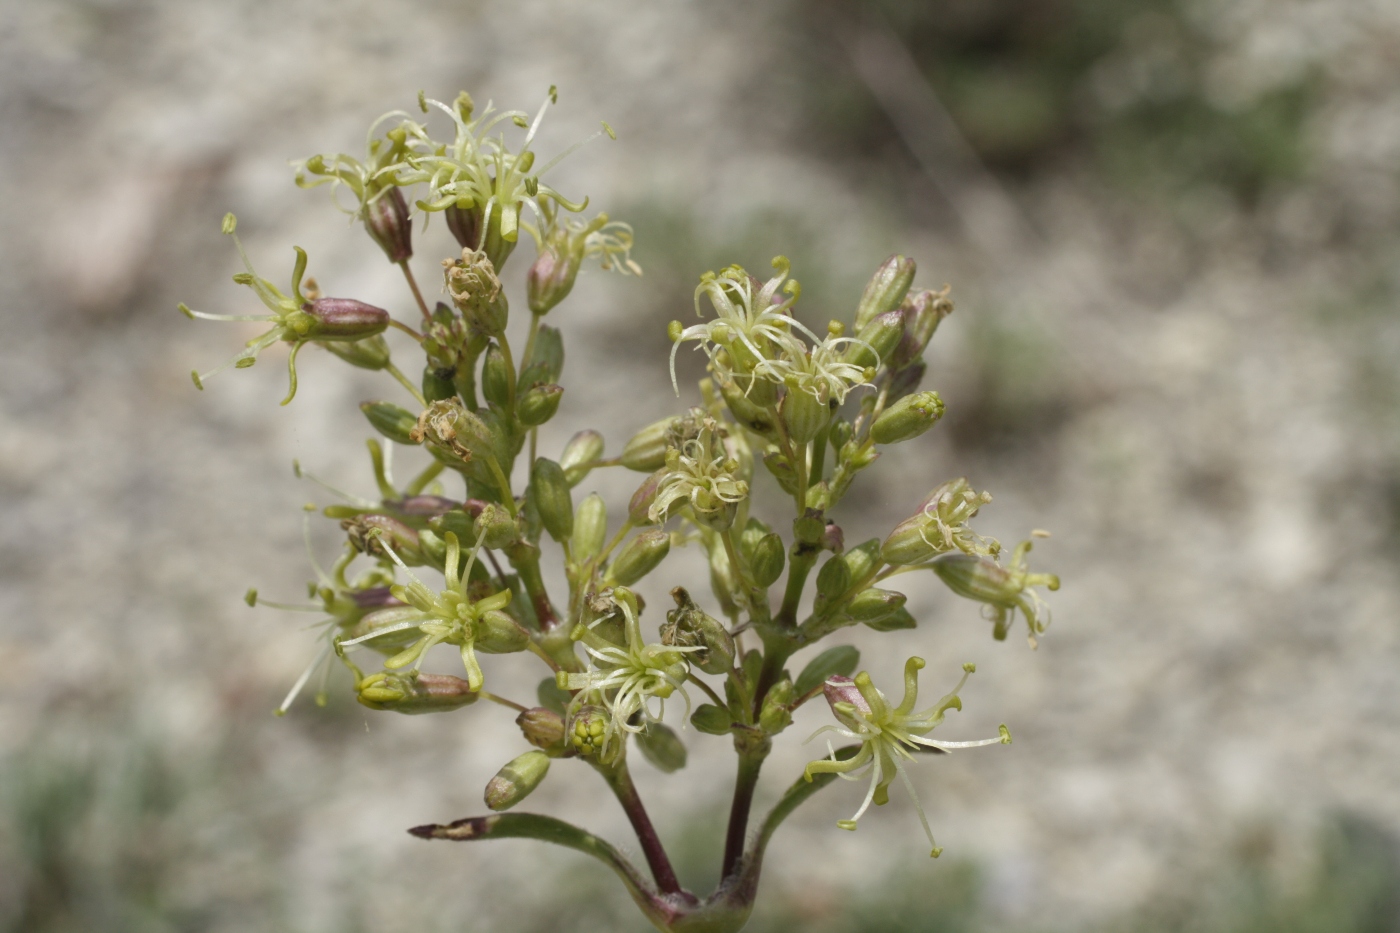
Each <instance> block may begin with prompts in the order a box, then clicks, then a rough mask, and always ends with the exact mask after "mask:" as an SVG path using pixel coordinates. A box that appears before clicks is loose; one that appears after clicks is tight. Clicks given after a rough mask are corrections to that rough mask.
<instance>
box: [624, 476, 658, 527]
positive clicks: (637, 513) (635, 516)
mask: <svg viewBox="0 0 1400 933" xmlns="http://www.w3.org/2000/svg"><path fill="white" fill-rule="evenodd" d="M665 476H666V468H665V467H662V468H661V469H659V470H657V471H656V472H655V473H653V474H651V475H650V476H648V477H647V478H646V479H644V480H642V485H640V486H638V487H637V491H636V492H634V493H632V499H631V501H630V502H628V504H627V520H628V521H629V522H631V523H632V524H634V525H638V526H642V525H654V524H656V522H654V521H653V520H652V518H651V506H652V503H654V502H655V501H656V493H657V492H658V491H659V490H660V489H661V480H662V479H663V478H664V477H665Z"/></svg>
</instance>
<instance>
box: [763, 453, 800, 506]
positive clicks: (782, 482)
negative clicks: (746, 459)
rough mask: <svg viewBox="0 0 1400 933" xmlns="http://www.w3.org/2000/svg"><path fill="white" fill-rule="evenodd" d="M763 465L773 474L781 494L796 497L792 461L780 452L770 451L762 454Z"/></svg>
mask: <svg viewBox="0 0 1400 933" xmlns="http://www.w3.org/2000/svg"><path fill="white" fill-rule="evenodd" d="M763 465H764V466H765V467H767V468H768V472H769V473H772V474H773V478H774V479H776V480H777V481H778V486H779V487H781V488H782V490H783V492H785V493H787V494H788V495H790V496H795V495H797V471H796V470H794V469H793V468H792V461H790V460H789V459H788V458H787V457H786V456H785V455H784V454H783V453H782V452H781V451H777V450H770V451H768V453H766V454H764V455H763Z"/></svg>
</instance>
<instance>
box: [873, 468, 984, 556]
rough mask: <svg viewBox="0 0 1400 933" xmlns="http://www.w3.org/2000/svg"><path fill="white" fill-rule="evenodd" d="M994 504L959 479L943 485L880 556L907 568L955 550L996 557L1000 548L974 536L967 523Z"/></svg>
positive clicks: (888, 540) (889, 540) (896, 531)
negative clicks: (981, 509)
mask: <svg viewBox="0 0 1400 933" xmlns="http://www.w3.org/2000/svg"><path fill="white" fill-rule="evenodd" d="M991 501H992V497H991V495H990V494H989V493H986V492H982V493H978V492H975V491H974V490H973V489H972V487H971V486H970V485H969V484H968V482H967V480H966V479H963V478H961V477H959V478H958V479H955V480H949V481H948V482H946V483H942V484H941V485H939V486H938V487H937V488H936V489H934V490H933V492H931V493H929V494H928V495H927V496H926V497H925V498H924V501H923V502H922V503H920V505H919V510H918V511H917V512H915V513H914V514H913V515H911V516H910V517H908V518H906V519H905V520H904V521H902V522H900V523H899V524H898V525H896V526H895V528H894V530H893V531H891V532H890V535H889V537H888V538H886V539H885V543H884V544H882V545H881V546H880V557H881V558H882V559H883V560H884V561H885V562H886V563H888V564H895V565H897V566H898V565H907V564H917V563H919V562H921V561H924V560H927V559H928V558H930V557H933V556H934V555H935V554H941V553H943V552H944V551H950V550H953V549H954V548H957V549H958V550H961V551H964V552H967V553H973V554H993V555H994V554H996V553H998V552H999V551H1000V550H1001V545H1000V544H999V543H997V542H996V541H995V540H993V539H990V538H983V537H982V536H980V535H977V534H974V533H973V532H972V531H971V530H970V529H969V528H968V527H967V522H968V520H969V519H971V518H972V517H973V516H975V515H976V514H977V512H978V510H979V509H980V508H981V507H982V506H984V505H986V504H987V503H988V502H991Z"/></svg>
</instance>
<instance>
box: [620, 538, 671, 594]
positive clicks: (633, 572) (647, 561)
mask: <svg viewBox="0 0 1400 933" xmlns="http://www.w3.org/2000/svg"><path fill="white" fill-rule="evenodd" d="M670 552H671V533H670V532H668V531H662V530H661V529H659V528H657V529H652V530H650V531H644V532H642V533H641V534H639V535H637V536H636V537H634V538H633V539H632V540H631V541H628V542H627V543H626V544H625V545H623V547H622V552H621V553H620V554H618V555H617V559H616V560H614V561H613V562H612V566H611V567H609V568H608V580H609V581H611V583H612V584H614V585H616V584H621V585H622V586H631V585H632V584H634V583H636V582H637V581H638V580H640V579H642V578H643V577H645V576H646V575H647V574H649V573H651V572H652V571H653V570H655V569H656V568H657V567H658V566H660V564H661V562H662V561H663V560H665V559H666V555H667V554H669V553H670Z"/></svg>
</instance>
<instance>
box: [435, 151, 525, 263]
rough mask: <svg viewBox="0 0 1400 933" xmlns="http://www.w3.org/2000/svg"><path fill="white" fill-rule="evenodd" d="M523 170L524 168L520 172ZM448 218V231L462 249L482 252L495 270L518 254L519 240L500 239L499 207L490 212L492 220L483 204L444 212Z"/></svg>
mask: <svg viewBox="0 0 1400 933" xmlns="http://www.w3.org/2000/svg"><path fill="white" fill-rule="evenodd" d="M521 170H522V171H524V169H523V168H522V169H521ZM444 213H445V214H446V215H447V229H448V230H450V231H452V236H453V237H454V238H455V239H456V240H457V243H458V244H459V245H460V246H461V247H462V249H463V250H467V251H472V250H480V251H481V252H484V253H485V254H486V256H487V257H488V258H489V259H490V260H491V264H492V265H493V266H495V267H496V269H498V270H499V269H501V268H502V267H504V266H505V264H506V259H508V258H509V257H510V254H511V253H512V252H514V251H515V247H516V244H517V243H518V242H519V241H518V240H507V239H505V238H504V237H502V236H501V211H500V209H499V207H498V208H497V209H495V210H493V211H491V219H490V220H489V221H486V218H485V213H486V211H485V209H484V208H483V207H482V206H481V205H473V206H471V207H458V206H456V205H453V206H452V207H449V208H447V210H446V211H445V212H444Z"/></svg>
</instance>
